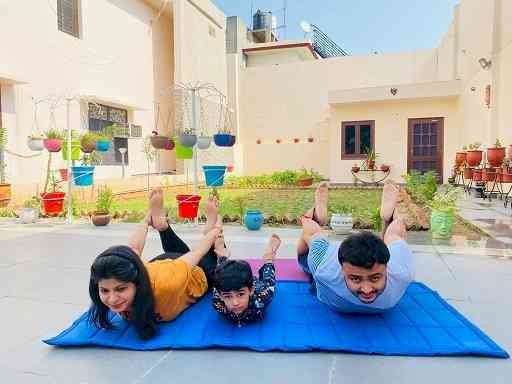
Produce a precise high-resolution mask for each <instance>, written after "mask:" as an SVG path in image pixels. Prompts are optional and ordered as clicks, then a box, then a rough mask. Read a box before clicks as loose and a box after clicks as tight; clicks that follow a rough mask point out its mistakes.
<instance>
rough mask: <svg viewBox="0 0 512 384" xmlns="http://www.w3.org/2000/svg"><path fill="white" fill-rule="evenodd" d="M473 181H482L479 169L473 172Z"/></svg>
mask: <svg viewBox="0 0 512 384" xmlns="http://www.w3.org/2000/svg"><path fill="white" fill-rule="evenodd" d="M473 181H482V170H481V169H475V170H473Z"/></svg>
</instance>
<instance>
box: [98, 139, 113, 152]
mask: <svg viewBox="0 0 512 384" xmlns="http://www.w3.org/2000/svg"><path fill="white" fill-rule="evenodd" d="M111 144H112V142H111V141H108V140H98V141H97V142H96V150H97V151H98V152H107V151H108V150H109V149H110V145H111Z"/></svg>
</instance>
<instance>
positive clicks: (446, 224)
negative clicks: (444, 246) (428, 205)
mask: <svg viewBox="0 0 512 384" xmlns="http://www.w3.org/2000/svg"><path fill="white" fill-rule="evenodd" d="M453 222H454V217H453V215H452V214H451V213H448V212H441V211H432V214H431V215H430V228H431V230H432V238H434V239H449V238H450V237H452V233H453Z"/></svg>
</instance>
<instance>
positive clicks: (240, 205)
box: [233, 194, 249, 223]
mask: <svg viewBox="0 0 512 384" xmlns="http://www.w3.org/2000/svg"><path fill="white" fill-rule="evenodd" d="M233 201H234V203H235V207H236V213H237V214H238V215H239V216H240V220H241V221H242V223H243V221H244V213H245V209H246V208H247V203H248V202H249V196H248V195H247V194H242V195H238V196H235V197H234V198H233Z"/></svg>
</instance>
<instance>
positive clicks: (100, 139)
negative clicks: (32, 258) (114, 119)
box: [96, 126, 113, 152]
mask: <svg viewBox="0 0 512 384" xmlns="http://www.w3.org/2000/svg"><path fill="white" fill-rule="evenodd" d="M112 135H113V127H112V126H108V127H105V128H103V129H102V130H101V131H100V132H99V133H97V134H96V150H97V151H98V152H107V151H108V150H109V149H110V146H111V145H112Z"/></svg>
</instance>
